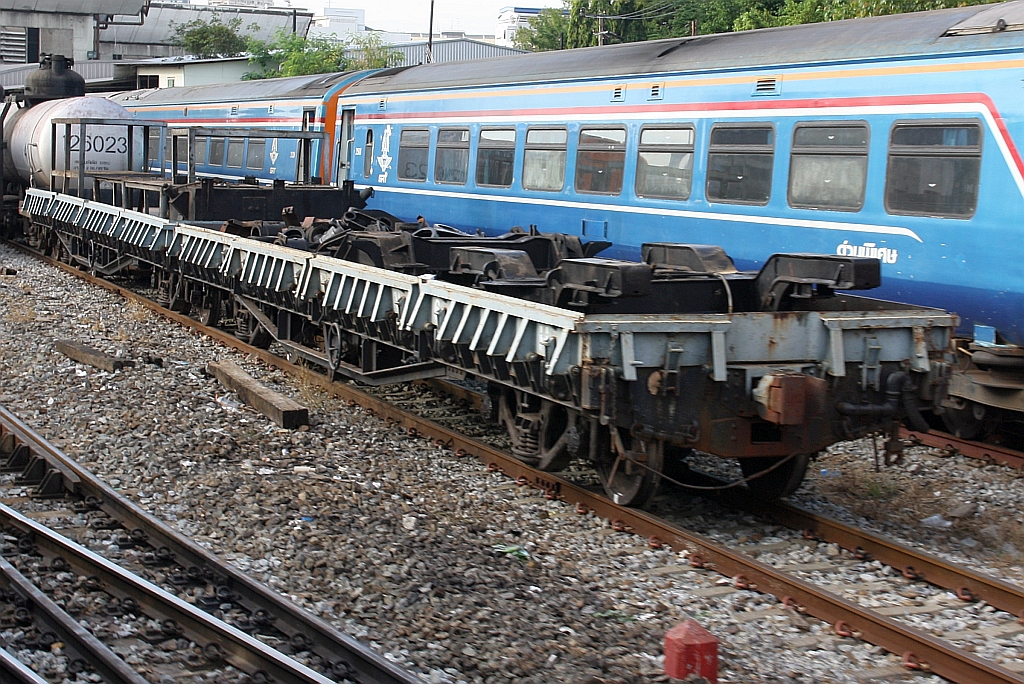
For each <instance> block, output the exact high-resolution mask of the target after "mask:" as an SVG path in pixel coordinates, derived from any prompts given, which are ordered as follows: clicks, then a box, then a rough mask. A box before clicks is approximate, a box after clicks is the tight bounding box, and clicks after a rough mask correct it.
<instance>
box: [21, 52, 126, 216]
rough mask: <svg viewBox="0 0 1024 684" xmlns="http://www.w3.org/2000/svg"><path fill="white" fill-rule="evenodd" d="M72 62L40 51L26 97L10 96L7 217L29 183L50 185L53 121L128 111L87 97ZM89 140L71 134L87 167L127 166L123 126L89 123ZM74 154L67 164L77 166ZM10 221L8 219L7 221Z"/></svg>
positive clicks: (60, 154)
mask: <svg viewBox="0 0 1024 684" xmlns="http://www.w3.org/2000/svg"><path fill="white" fill-rule="evenodd" d="M73 65H74V62H73V60H71V59H68V58H65V57H64V55H44V56H43V58H42V60H41V61H40V63H39V69H37V70H36V71H33V72H31V73H30V74H29V76H28V77H27V78H26V79H25V92H24V97H23V98H22V99H21V100H20V101H14V100H9V101H8V102H7V104H6V114H5V116H4V119H3V133H4V135H3V139H4V143H5V145H4V148H5V149H4V157H3V178H4V185H5V188H4V204H5V208H6V209H7V214H8V216H10V215H11V214H13V213H14V212H15V211H16V205H17V202H18V201H19V200H20V199H21V198H22V197H23V195H24V190H25V189H26V188H29V187H37V188H49V187H50V182H51V173H52V172H53V158H54V157H53V152H54V150H53V149H52V148H53V130H52V125H51V120H52V119H59V118H96V119H127V118H131V116H132V115H131V113H130V112H129V111H128V110H126V109H125V108H124V107H122V106H121V105H119V104H117V103H115V102H112V101H110V100H108V99H106V98H102V97H86V96H85V79H84V78H83V77H82V76H81V74H78V73H76V72H74V71H72V70H71V67H72V66H73ZM87 137H88V139H87V140H85V141H81V140H79V135H78V134H74V135H72V136H71V138H70V143H71V146H72V147H71V151H72V152H77V151H78V149H79V147H78V146H79V145H83V144H84V145H85V149H86V154H85V164H86V170H87V171H123V170H125V168H126V165H127V152H128V140H127V130H126V128H122V127H117V126H93V127H89V128H88V136H87ZM56 144H57V149H56V158H57V160H58V165H60V164H61V163H62V162H63V158H64V136H62V135H58V136H57V140H56ZM78 164H79V156H78V154H72V155H71V165H72V166H71V168H72V170H77V169H78ZM5 224H7V225H10V224H11V221H10V220H8V221H5Z"/></svg>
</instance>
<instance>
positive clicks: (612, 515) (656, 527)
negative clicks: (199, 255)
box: [23, 248, 1024, 684]
mask: <svg viewBox="0 0 1024 684" xmlns="http://www.w3.org/2000/svg"><path fill="white" fill-rule="evenodd" d="M23 249H24V248H23ZM24 251H25V252H26V253H28V254H31V255H32V256H36V257H37V258H38V257H39V255H37V254H35V253H34V252H32V251H31V250H28V249H24ZM42 258H43V260H45V261H47V262H48V263H52V264H54V265H56V266H58V267H60V268H62V269H64V270H65V271H67V272H69V273H72V274H74V275H76V276H79V277H81V278H83V279H85V280H87V281H89V282H92V283H94V284H96V285H99V286H100V287H103V288H105V289H107V290H109V291H111V292H115V293H118V294H120V295H122V296H123V297H125V298H126V299H129V300H131V301H135V302H137V303H139V304H142V305H143V306H146V307H147V308H149V309H151V310H152V311H154V312H156V313H159V314H161V315H162V316H164V317H166V318H168V319H170V320H173V321H175V322H177V323H179V324H182V325H184V326H186V327H189V328H191V329H193V330H196V331H199V332H201V333H203V334H205V335H207V336H209V337H210V338H212V339H214V340H217V341H218V342H221V343H223V344H225V345H227V346H229V347H232V348H234V349H237V350H239V351H243V352H245V353H246V354H250V355H254V356H255V357H256V358H258V359H259V360H260V361H262V362H263V363H265V364H267V365H268V366H271V367H274V368H278V369H280V370H282V371H283V372H285V373H288V374H290V375H292V376H293V377H296V378H298V379H300V380H302V381H304V382H307V383H309V384H312V385H315V386H317V387H320V388H321V389H323V390H325V391H327V392H329V393H331V394H333V395H334V396H337V397H339V398H341V399H344V400H346V401H349V402H351V403H353V404H355V405H358V406H361V407H363V408H364V409H366V410H368V411H370V412H371V413H375V414H377V415H379V416H380V417H382V418H384V419H385V420H387V421H389V422H392V423H394V424H396V425H400V426H402V427H405V428H406V429H407V430H408V431H409V432H410V434H413V435H416V436H421V437H424V438H427V439H431V440H433V441H434V443H435V444H436V445H437V446H438V447H440V448H446V449H451V450H453V451H455V453H456V454H457V455H467V456H469V455H471V456H474V457H476V458H478V459H480V460H481V461H482V462H483V463H485V464H486V465H487V468H488V470H490V471H493V472H500V473H503V474H505V475H507V476H509V477H511V478H513V479H515V480H517V481H520V482H523V483H526V484H530V485H532V486H534V487H538V488H541V489H544V490H545V491H546V492H547V493H548V495H549V496H550V497H551V498H558V499H563V500H566V501H569V502H573V503H576V504H577V510H578V511H580V512H583V513H586V512H589V511H593V512H594V513H595V514H597V515H599V516H601V517H604V518H607V519H609V520H611V521H612V525H613V527H616V528H618V529H623V530H628V531H632V532H634V533H636V534H639V535H641V536H646V537H648V538H649V540H650V541H651V543H652V544H658V545H661V544H664V545H668V546H670V547H671V548H673V549H675V550H684V549H685V550H687V551H688V552H689V554H690V558H691V564H694V565H698V566H700V567H704V568H707V569H710V570H714V571H716V572H719V573H721V574H723V575H726V576H731V577H734V578H735V579H736V581H737V582H738V583H740V584H742V585H743V586H746V587H749V588H751V589H755V590H757V591H761V592H765V593H770V594H773V595H775V596H776V597H778V598H779V599H780V600H782V601H783V602H784V603H786V604H787V605H790V606H794V605H795V607H796V608H795V609H798V610H800V611H802V612H806V613H808V614H810V615H812V616H814V617H817V618H819V619H821V620H824V621H826V622H831V623H835V624H837V625H838V624H839V623H843V624H844V625H845V627H844V633H846V634H852V635H854V636H858V637H860V638H863V639H864V640H866V641H868V642H870V643H873V644H875V645H877V646H881V647H882V648H885V649H886V650H888V651H890V652H892V653H897V654H903V656H904V659H905V661H906V662H909V663H913V664H916V666H917V667H920V668H922V669H926V670H928V671H930V672H932V673H934V674H937V675H939V676H942V677H945V678H947V679H950V680H951V681H954V682H958V683H960V684H997V683H1006V682H1010V683H1015V684H1024V676H1022V675H1018V674H1016V673H1014V672H1011V671H1009V670H1007V669H1005V668H1002V667H1000V666H999V665H997V664H996V663H993V662H991V661H986V660H984V659H982V658H979V657H978V656H976V655H974V654H973V653H969V652H967V651H964V650H963V649H960V648H957V647H956V646H953V645H952V644H949V643H946V642H943V641H942V640H940V639H937V638H935V637H933V636H931V635H929V634H925V633H923V632H921V631H920V630H917V629H914V628H912V627H908V626H906V625H904V624H902V623H900V622H899V621H897V620H894V619H892V618H890V617H887V616H883V615H880V614H879V613H876V612H875V611H873V610H870V609H867V608H862V607H861V606H858V605H857V604H855V603H852V602H851V601H848V600H846V599H844V598H842V597H840V596H837V595H836V594H833V593H832V592H829V591H827V590H824V589H821V588H820V587H818V586H816V585H814V584H811V583H809V582H806V581H804V580H801V579H799V578H797V577H793V576H789V575H787V574H785V573H783V572H781V571H779V570H776V569H775V568H773V567H771V566H768V565H766V564H764V563H760V562H758V561H756V560H754V559H752V558H750V557H749V556H746V555H745V554H743V553H740V552H737V551H733V550H732V549H730V548H728V547H726V546H723V545H721V544H718V543H717V542H714V541H712V540H710V539H708V538H706V537H704V536H702V535H699V534H696V533H692V532H688V531H685V530H682V529H680V528H678V527H675V526H673V525H671V524H669V523H668V522H666V521H663V520H659V519H657V518H654V517H652V516H650V515H648V514H646V513H644V512H643V511H638V510H635V509H628V508H624V507H621V506H618V505H617V504H614V503H612V502H611V501H609V500H608V499H606V498H604V497H603V496H601V495H599V494H597V493H595V492H591V491H589V490H587V489H584V488H582V487H579V486H577V485H575V484H573V483H571V482H568V481H566V480H564V479H562V478H559V477H557V476H555V475H553V474H551V473H546V472H543V471H539V470H536V469H534V468H531V467H529V466H527V465H526V464H524V463H522V462H521V461H518V460H517V459H515V458H513V457H512V456H511V455H508V454H505V453H503V452H501V451H499V450H497V449H495V448H493V447H491V446H489V445H487V444H484V443H482V442H478V441H477V440H474V439H472V438H470V437H466V436H464V435H461V434H459V433H457V432H455V431H453V430H450V429H448V428H446V427H444V426H441V425H438V424H436V423H434V422H433V421H430V420H428V419H425V418H422V417H420V416H417V415H415V414H412V413H409V412H407V411H404V410H402V409H399V408H397V407H395V406H393V405H391V404H389V403H387V402H386V401H385V400H383V399H379V398H377V397H374V396H371V395H369V394H366V393H365V392H362V391H360V390H358V389H356V388H354V387H352V386H351V385H346V384H343V383H338V382H334V381H332V380H330V379H328V378H327V377H325V376H323V375H321V374H320V373H316V372H314V371H311V370H309V369H307V368H303V367H300V366H298V365H296V364H292V363H290V362H288V361H287V360H285V359H282V358H280V357H277V356H275V355H274V354H272V353H270V352H269V351H266V350H261V349H257V348H255V347H251V346H250V345H247V344H245V343H243V342H241V341H240V340H238V339H237V338H235V337H234V336H233V335H231V334H230V333H227V332H225V331H223V330H219V329H217V328H211V327H208V326H205V325H203V324H201V323H200V322H199V321H197V320H195V319H192V318H189V317H188V316H184V315H182V314H178V313H175V312H173V311H170V310H168V309H165V308H163V307H161V306H159V305H158V304H156V303H155V302H153V301H151V300H149V299H147V298H145V297H143V296H141V295H138V294H136V293H134V292H132V291H131V290H128V289H126V288H123V287H120V286H118V285H116V284H114V283H110V282H108V281H105V280H103V279H101V278H97V277H95V276H92V275H90V274H87V273H83V272H82V271H79V270H78V269H75V268H72V267H69V266H67V265H65V264H61V263H60V262H56V261H55V260H52V259H50V258H49V257H42Z"/></svg>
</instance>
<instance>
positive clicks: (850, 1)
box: [733, 0, 990, 31]
mask: <svg viewBox="0 0 1024 684" xmlns="http://www.w3.org/2000/svg"><path fill="white" fill-rule="evenodd" d="M989 1H990V0H786V1H785V3H784V4H782V5H781V6H778V7H776V8H775V9H774V11H763V10H762V11H758V12H751V11H747V12H744V13H743V14H742V15H740V16H739V17H738V18H737V19H736V22H735V25H734V26H733V29H734V30H737V31H739V30H743V29H748V28H762V27H766V26H793V25H796V24H809V23H813V22H819V21H838V20H840V19H857V18H859V17H877V16H881V15H885V14H900V13H903V12H921V11H924V10H933V9H945V8H947V7H965V6H967V5H981V4H984V3H986V2H989Z"/></svg>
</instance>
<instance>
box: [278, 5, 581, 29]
mask: <svg viewBox="0 0 1024 684" xmlns="http://www.w3.org/2000/svg"><path fill="white" fill-rule="evenodd" d="M284 4H285V2H284V1H283V0H278V1H277V5H279V6H280V5H284ZM291 4H292V6H294V7H299V8H306V9H310V10H314V11H316V12H317V13H319V10H321V9H323V8H324V7H327V6H331V7H346V8H350V9H364V10H366V25H367V26H369V27H371V28H374V29H377V30H381V31H395V32H400V33H410V32H422V33H426V32H427V27H428V26H429V23H430V0H292V3H291ZM561 4H562V3H561V0H528V1H527V2H520V3H516V2H514V1H511V0H434V32H435V33H438V32H441V31H465V32H466V33H484V34H493V33H494V31H495V28H496V27H497V24H498V10H500V9H501V8H502V7H509V6H513V5H515V6H519V7H560V6H561Z"/></svg>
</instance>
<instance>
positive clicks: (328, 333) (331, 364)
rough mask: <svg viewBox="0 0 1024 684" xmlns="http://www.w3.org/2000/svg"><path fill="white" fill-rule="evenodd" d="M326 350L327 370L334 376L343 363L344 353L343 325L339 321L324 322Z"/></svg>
mask: <svg viewBox="0 0 1024 684" xmlns="http://www.w3.org/2000/svg"><path fill="white" fill-rule="evenodd" d="M323 336H324V352H325V354H326V355H327V370H329V371H330V372H331V378H332V379H333V378H334V374H335V372H336V371H337V370H338V366H339V365H341V357H342V354H343V353H344V351H343V350H344V338H343V337H342V334H341V327H340V326H339V325H338V324H337V323H324V328H323Z"/></svg>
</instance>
